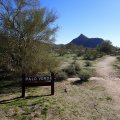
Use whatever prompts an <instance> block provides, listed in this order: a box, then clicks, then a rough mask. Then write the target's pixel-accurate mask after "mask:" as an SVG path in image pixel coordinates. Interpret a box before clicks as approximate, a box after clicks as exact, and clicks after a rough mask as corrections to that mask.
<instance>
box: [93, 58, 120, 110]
mask: <svg viewBox="0 0 120 120" xmlns="http://www.w3.org/2000/svg"><path fill="white" fill-rule="evenodd" d="M115 60H116V57H113V56H109V57H106V58H105V59H104V60H102V61H100V62H98V63H97V64H96V67H95V68H96V73H97V75H96V77H93V78H91V80H98V82H99V83H101V84H102V85H103V86H104V87H105V88H106V90H107V92H108V93H109V94H110V95H111V97H112V98H113V100H114V101H115V104H116V106H117V108H119V109H120V78H119V77H117V72H116V71H115V70H114V69H113V63H114V62H115ZM118 104H119V105H118Z"/></svg>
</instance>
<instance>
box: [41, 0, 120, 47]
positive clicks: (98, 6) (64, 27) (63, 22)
mask: <svg viewBox="0 0 120 120" xmlns="http://www.w3.org/2000/svg"><path fill="white" fill-rule="evenodd" d="M41 5H42V6H46V7H48V8H49V9H53V10H55V11H56V13H57V15H58V17H59V18H58V20H57V21H56V24H58V26H59V27H60V28H59V30H58V32H57V36H56V43H58V44H61V43H62V44H66V43H69V42H70V41H71V40H72V39H74V38H76V37H78V36H79V35H80V34H81V33H82V34H84V35H86V36H87V37H100V38H103V39H105V40H110V41H111V42H112V43H113V45H115V46H119V47H120V0H41Z"/></svg>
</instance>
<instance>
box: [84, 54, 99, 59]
mask: <svg viewBox="0 0 120 120" xmlns="http://www.w3.org/2000/svg"><path fill="white" fill-rule="evenodd" d="M96 58H97V56H96V55H93V54H89V53H86V54H85V55H83V59H84V60H95V59H96Z"/></svg>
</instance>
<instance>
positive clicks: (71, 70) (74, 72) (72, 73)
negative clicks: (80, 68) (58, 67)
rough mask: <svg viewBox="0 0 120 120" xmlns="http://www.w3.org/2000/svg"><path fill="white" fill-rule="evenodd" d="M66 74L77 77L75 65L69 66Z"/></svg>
mask: <svg viewBox="0 0 120 120" xmlns="http://www.w3.org/2000/svg"><path fill="white" fill-rule="evenodd" d="M65 72H66V73H67V75H68V76H71V75H76V71H75V66H74V64H71V65H69V66H68V67H67V68H66V69H65Z"/></svg>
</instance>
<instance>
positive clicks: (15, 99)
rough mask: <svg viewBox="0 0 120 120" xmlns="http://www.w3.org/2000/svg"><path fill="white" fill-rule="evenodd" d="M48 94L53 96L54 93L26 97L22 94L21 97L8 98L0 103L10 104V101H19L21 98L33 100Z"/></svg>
mask: <svg viewBox="0 0 120 120" xmlns="http://www.w3.org/2000/svg"><path fill="white" fill-rule="evenodd" d="M46 96H52V95H51V94H47V95H39V96H26V97H24V98H22V97H21V96H20V97H15V98H11V99H7V100H2V101H0V104H8V103H12V102H16V101H19V100H31V99H35V98H42V97H46Z"/></svg>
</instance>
